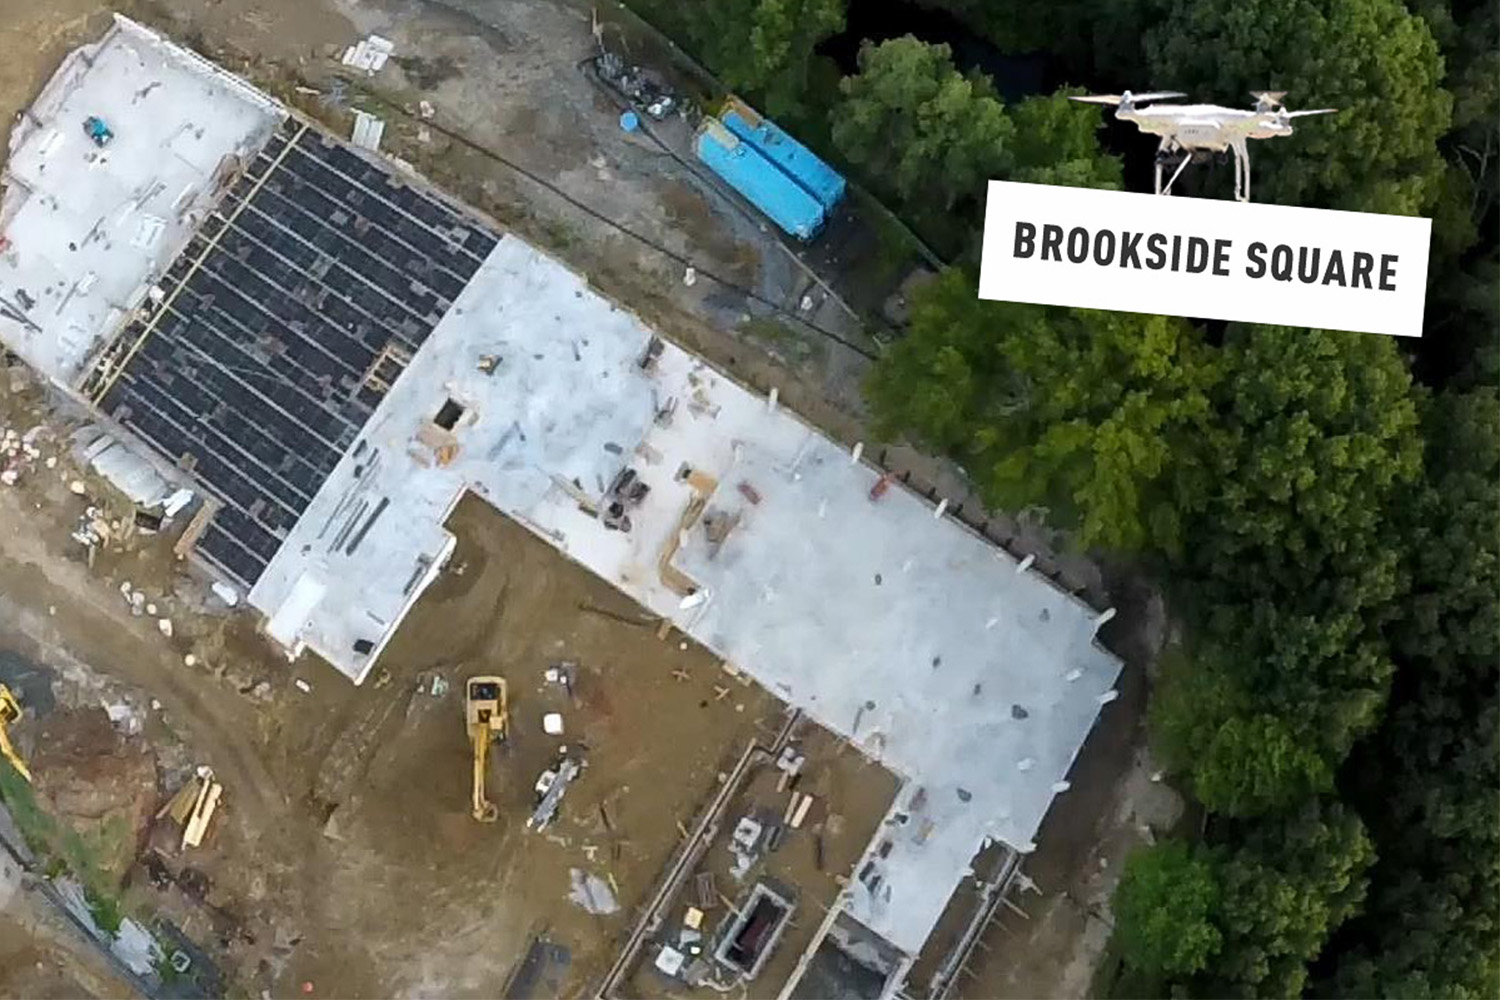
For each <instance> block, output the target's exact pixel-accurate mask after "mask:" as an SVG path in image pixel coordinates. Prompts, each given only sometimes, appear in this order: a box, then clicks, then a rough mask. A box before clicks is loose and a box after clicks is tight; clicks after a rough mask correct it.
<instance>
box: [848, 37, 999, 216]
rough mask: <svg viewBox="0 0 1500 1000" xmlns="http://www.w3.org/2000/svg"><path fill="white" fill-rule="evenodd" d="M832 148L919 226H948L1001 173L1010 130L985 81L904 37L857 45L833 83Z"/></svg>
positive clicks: (939, 51)
mask: <svg viewBox="0 0 1500 1000" xmlns="http://www.w3.org/2000/svg"><path fill="white" fill-rule="evenodd" d="M840 91H841V93H842V95H843V96H842V99H841V100H840V101H839V103H838V104H837V105H836V106H835V107H834V109H833V113H832V118H831V121H832V130H833V142H834V145H835V147H836V148H837V149H838V151H839V152H840V154H842V155H843V157H844V158H845V159H846V160H847V161H848V162H849V163H851V164H852V165H854V167H855V168H856V169H858V171H859V172H860V174H861V176H862V177H863V178H864V179H865V181H866V183H867V184H869V185H870V186H871V187H872V188H873V189H874V190H876V191H878V192H880V193H881V194H883V195H885V196H887V197H891V198H895V199H897V200H898V201H899V202H900V204H901V205H902V206H903V207H904V209H905V211H906V213H907V214H908V215H909V216H911V217H913V218H914V219H916V220H917V221H918V223H919V225H920V223H921V222H922V221H923V220H925V221H926V222H927V223H928V224H929V225H931V224H932V223H934V222H944V223H949V224H950V226H949V227H951V220H950V219H949V217H948V216H949V213H950V212H952V211H953V210H954V209H955V208H956V207H957V206H958V205H959V204H960V203H968V204H969V205H970V206H971V207H972V206H976V205H977V204H978V199H979V198H981V197H982V196H983V193H984V185H985V182H986V181H987V180H989V179H990V178H992V177H999V176H1002V175H1003V174H1004V172H1005V171H1006V170H1007V169H1008V168H1009V167H1010V164H1011V156H1010V151H1009V144H1010V141H1011V137H1012V135H1013V134H1014V132H1015V127H1014V125H1012V123H1011V120H1010V118H1009V117H1008V116H1007V115H1006V113H1005V108H1004V107H1003V106H1002V104H1001V103H1000V100H999V98H998V97H996V96H995V92H994V88H993V87H992V86H991V85H990V83H989V80H988V78H986V77H983V76H977V75H975V76H967V77H966V76H964V75H963V74H961V73H959V71H958V70H957V69H956V68H954V65H953V59H952V55H951V53H950V51H949V49H948V46H946V45H928V44H927V43H925V42H920V41H918V40H917V39H915V38H913V37H911V36H910V35H908V36H906V37H904V38H895V39H891V40H890V41H886V42H882V43H881V44H879V45H871V44H869V43H868V42H867V43H865V44H864V45H863V46H861V48H860V52H859V72H858V73H857V74H856V75H854V76H849V77H845V78H844V80H843V83H842V84H840Z"/></svg>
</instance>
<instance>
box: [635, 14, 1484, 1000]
mask: <svg viewBox="0 0 1500 1000" xmlns="http://www.w3.org/2000/svg"><path fill="white" fill-rule="evenodd" d="M628 2H629V5H630V6H631V7H633V8H634V9H636V10H637V11H638V12H639V13H641V14H642V15H643V16H645V17H647V18H648V19H650V20H652V21H653V22H655V23H656V24H657V25H658V27H660V28H662V29H663V30H664V31H666V32H668V33H669V34H670V35H671V36H672V37H673V38H674V39H675V40H677V41H678V42H679V43H680V44H681V45H682V46H683V47H685V48H686V49H687V50H688V51H689V52H691V53H692V54H694V55H695V56H696V57H698V58H699V59H700V60H702V61H703V62H704V63H706V64H707V65H708V66H709V67H710V68H711V69H712V70H713V71H714V72H715V73H716V74H718V75H719V76H720V77H721V79H723V80H724V81H725V82H726V83H727V84H728V85H729V86H731V87H733V88H736V89H738V90H739V91H741V92H742V93H744V94H745V95H746V96H748V97H749V98H750V99H752V100H754V101H757V102H759V103H760V104H761V105H762V106H763V107H764V108H765V110H767V111H768V112H769V113H770V114H772V115H775V116H777V117H779V118H781V119H782V120H783V123H784V124H786V125H787V126H788V127H790V128H791V129H792V130H793V131H795V132H797V133H798V134H799V135H801V136H802V137H804V138H805V139H806V140H807V141H809V142H810V143H811V144H813V145H814V146H815V147H816V148H818V149H819V150H820V151H822V152H824V153H825V154H826V155H828V156H830V157H831V158H832V159H834V160H835V161H836V162H837V163H838V164H839V165H840V166H841V167H842V168H843V169H845V170H847V171H848V172H849V173H850V175H851V176H852V177H854V178H856V179H857V180H858V181H859V182H860V183H861V184H862V185H863V186H864V187H866V188H867V189H868V190H870V191H871V192H872V193H874V194H875V195H876V196H878V197H879V198H880V199H881V200H882V201H883V202H885V204H886V205H888V206H889V207H890V208H892V209H893V210H894V211H895V212H896V213H897V214H898V215H899V216H900V217H901V218H902V219H903V220H904V221H905V222H906V223H907V224H908V225H909V226H910V227H911V228H912V229H913V230H914V231H915V232H916V233H918V234H920V235H921V236H922V237H923V239H925V240H926V241H927V242H928V243H929V244H930V245H931V246H932V247H934V248H936V249H937V251H938V253H939V254H941V255H942V256H943V257H944V258H945V259H947V260H948V261H949V262H950V263H951V265H952V266H951V267H949V268H948V269H947V270H946V271H945V272H944V274H943V275H942V277H941V278H940V279H938V280H936V281H935V282H933V283H932V284H930V285H929V286H927V287H926V288H925V289H924V290H923V291H921V292H920V293H919V294H918V295H917V296H916V298H915V300H914V302H913V304H912V320H911V324H910V329H909V331H908V332H907V333H906V335H905V336H904V337H903V338H902V339H900V340H899V341H898V342H897V343H896V344H895V345H894V346H893V347H892V349H891V350H889V351H888V352H887V353H886V354H885V356H884V357H883V358H882V360H880V361H879V362H878V364H877V365H876V367H875V369H874V371H873V373H872V376H871V379H870V383H869V398H870V403H871V408H872V411H873V413H874V415H875V417H876V420H877V422H878V424H879V427H880V429H881V430H882V431H883V432H884V433H886V434H888V435H891V436H897V435H904V436H906V437H908V438H910V439H912V440H915V441H918V442H921V443H923V444H924V445H926V446H928V447H930V448H933V449H935V450H938V451H941V452H944V453H946V454H948V455H950V456H952V457H953V458H955V459H956V460H958V461H959V462H961V463H962V465H963V466H964V468H966V469H967V470H968V471H969V473H970V475H971V476H972V477H973V479H974V481H975V483H976V485H977V486H978V488H979V489H980V490H981V491H982V492H983V493H984V495H985V496H986V497H987V499H988V500H989V502H990V503H992V504H993V505H995V506H997V507H1002V508H1005V509H1011V510H1015V509H1020V508H1040V509H1043V510H1045V512H1046V513H1047V516H1048V517H1049V518H1050V520H1051V521H1052V523H1053V524H1055V525H1056V526H1058V527H1061V528H1064V529H1067V530H1068V531H1069V532H1070V534H1071V537H1072V538H1074V539H1075V540H1076V542H1077V544H1078V545H1080V546H1086V547H1090V548H1094V549H1106V550H1111V551H1113V552H1115V553H1117V554H1124V555H1127V556H1129V557H1131V558H1134V559H1136V560H1137V561H1138V562H1139V564H1140V565H1142V566H1145V567H1147V568H1149V569H1150V570H1151V571H1152V572H1153V573H1154V574H1155V576H1156V577H1157V579H1159V581H1160V583H1161V585H1162V587H1163V589H1164V590H1165V591H1166V593H1167V594H1168V595H1169V597H1170V599H1171V603H1172V606H1173V608H1174V612H1175V613H1176V614H1177V615H1178V617H1180V618H1181V619H1182V620H1183V622H1184V623H1185V626H1186V627H1185V639H1184V641H1183V642H1182V643H1181V644H1180V645H1178V646H1174V647H1172V648H1170V649H1169V650H1168V651H1167V653H1166V654H1165V657H1164V661H1165V662H1164V663H1163V665H1162V670H1161V676H1160V679H1159V681H1158V682H1157V684H1156V687H1155V690H1154V692H1153V695H1152V703H1151V707H1150V718H1149V723H1150V729H1151V734H1152V741H1153V746H1154V747H1155V749H1156V751H1157V752H1158V754H1159V755H1160V756H1161V757H1162V759H1163V760H1164V761H1165V762H1166V763H1167V764H1168V765H1169V767H1170V768H1171V770H1172V772H1173V773H1174V775H1175V776H1176V779H1177V781H1178V783H1179V785H1180V786H1181V787H1182V788H1184V789H1185V790H1186V791H1187V792H1188V793H1189V794H1190V795H1192V796H1193V797H1194V798H1195V799H1196V801H1197V802H1198V803H1200V804H1201V806H1202V807H1203V813H1204V815H1205V822H1204V823H1203V825H1202V829H1201V831H1200V830H1197V829H1194V830H1189V831H1184V832H1182V833H1181V834H1179V835H1177V836H1175V837H1173V838H1168V839H1165V840H1162V841H1160V842H1158V843H1157V844H1156V845H1155V846H1153V847H1151V848H1148V849H1144V850H1143V851H1141V852H1139V853H1137V854H1136V855H1134V856H1133V857H1132V858H1131V860H1130V862H1129V863H1128V865H1127V870H1126V872H1125V875H1124V877H1123V880H1122V882H1121V885H1120V889H1119V891H1118V893H1117V896H1116V899H1115V905H1114V912H1115V918H1116V943H1117V945H1118V948H1119V951H1120V953H1121V955H1122V956H1123V962H1124V967H1125V972H1124V974H1123V975H1122V976H1121V977H1120V978H1119V979H1118V980H1117V981H1116V982H1115V983H1114V984H1113V989H1114V991H1115V992H1116V993H1117V994H1118V995H1139V996H1166V995H1174V996H1215V997H1217V996H1295V995H1300V994H1308V995H1315V996H1323V995H1330V996H1347V997H1369V996H1401V997H1476V998H1477V997H1494V996H1497V995H1500V949H1497V941H1500V794H1497V790H1500V689H1497V680H1500V606H1497V601H1500V502H1497V499H1500V498H1497V493H1500V349H1497V336H1500V256H1497V252H1500V248H1497V238H1496V235H1497V234H1496V229H1497V214H1500V212H1497V204H1500V201H1497V197H1496V195H1497V187H1500V169H1497V167H1500V37H1497V32H1500V3H1497V2H1496V0H1488V2H1485V0H1480V2H1475V0H1412V3H1411V5H1410V6H1408V5H1406V4H1403V3H1402V0H1238V2H1236V3H1232V4H1230V3H1222V2H1213V0H921V2H918V3H908V4H890V3H886V2H885V0H848V2H847V3H846V2H845V0H694V2H686V0H628ZM877 8H879V9H880V10H878V11H877ZM891 10H901V11H905V17H904V22H905V23H907V24H910V25H913V26H914V27H913V28H912V29H911V30H910V33H901V34H897V33H894V32H891V33H887V35H886V36H885V37H878V38H870V37H868V36H866V37H864V38H850V37H849V35H850V31H851V27H850V26H851V25H855V24H860V23H865V24H868V23H871V21H870V16H871V15H872V14H873V15H875V16H876V17H877V20H880V19H883V22H882V23H889V22H890V21H891V20H892V16H891V14H890V11H891ZM927 24H931V25H932V26H934V31H936V30H937V28H939V27H941V28H943V29H944V30H945V31H946V30H947V29H948V28H949V27H951V26H952V25H955V24H956V25H959V26H960V27H961V28H962V31H963V32H964V33H965V34H966V35H967V36H968V37H971V38H972V39H973V40H976V41H977V42H978V44H979V49H980V50H981V51H982V52H986V53H989V55H990V58H988V59H986V58H983V57H980V58H976V57H974V55H973V51H972V50H973V48H974V47H973V46H967V47H965V51H964V52H963V53H961V54H956V53H958V49H957V48H956V47H955V46H951V45H947V44H942V43H941V42H938V41H935V40H934V39H933V38H931V37H924V35H926V32H924V30H923V26H924V25H927ZM839 52H851V53H854V54H855V55H854V59H853V62H852V64H850V61H849V60H848V59H847V58H846V59H844V60H842V62H841V61H840V59H839V58H836V54H837V53H839ZM1021 56H1027V57H1036V56H1040V57H1042V58H1043V60H1044V62H1045V66H1046V67H1047V70H1046V73H1045V74H1044V76H1045V78H1046V79H1047V80H1048V83H1047V88H1048V91H1049V92H1043V93H1035V92H1033V93H1031V94H1028V95H1024V96H1021V97H1019V98H1013V99H1010V100H1007V99H1006V98H1004V97H1002V89H1003V88H1002V87H1001V86H999V85H998V80H997V78H996V77H995V76H994V75H993V74H991V73H990V72H988V70H987V67H986V65H985V64H986V62H989V63H991V64H995V65H1001V66H1003V65H1005V60H1006V59H1009V58H1013V57H1021ZM1053 85H1056V86H1057V87H1059V88H1066V87H1067V86H1069V85H1071V86H1072V87H1074V88H1076V89H1073V90H1067V89H1059V90H1058V91H1057V92H1056V93H1053V92H1050V90H1051V88H1052V87H1053ZM1082 88H1087V89H1089V90H1092V91H1105V92H1108V91H1115V92H1118V91H1120V90H1123V89H1135V90H1137V91H1141V90H1156V89H1167V88H1171V89H1175V90H1182V91H1185V92H1187V93H1189V94H1191V95H1193V96H1194V97H1195V98H1198V99H1202V100H1205V101H1215V102H1218V103H1224V104H1240V103H1243V102H1245V101H1246V99H1247V95H1248V92H1250V91H1252V90H1261V89H1273V90H1285V91H1288V92H1289V94H1290V96H1289V98H1288V101H1289V103H1291V104H1292V106H1294V107H1296V106H1310V107H1335V108H1338V109H1340V110H1339V113H1338V114H1336V115H1331V116H1328V117H1326V118H1323V119H1314V120H1313V122H1314V124H1311V125H1308V126H1306V127H1303V128H1299V129H1298V132H1297V135H1296V137H1295V139H1294V140H1292V141H1285V142H1278V143H1265V144H1263V148H1260V147H1258V148H1257V151H1256V152H1257V164H1256V179H1257V200H1258V201H1269V202H1280V203H1285V204H1293V205H1302V206H1311V207H1326V208H1338V209H1348V210H1356V211H1370V212H1384V213H1395V214H1409V215H1424V216H1428V217H1430V218H1432V219H1434V227H1433V251H1432V263H1431V269H1430V287H1429V294H1428V310H1427V324H1426V332H1425V335H1424V337H1423V338H1422V339H1421V340H1420V341H1416V342H1413V341H1401V340H1397V339H1394V338H1388V337H1380V336H1374V335H1368V334H1355V333H1341V332H1330V331H1322V330H1307V329H1288V328H1278V327H1264V326H1244V325H1236V324H1230V325H1229V326H1228V327H1227V328H1226V327H1225V326H1223V325H1222V324H1217V325H1211V326H1207V327H1205V326H1200V325H1196V324H1194V323H1191V322H1188V321H1186V320H1179V319H1169V318H1164V317H1153V316H1138V315H1132V314H1124V313H1101V312H1091V311H1085V310H1074V309H1062V308H1047V307H1036V306H1023V305H1012V304H1004V303H996V302H981V301H979V300H978V298H977V297H976V292H975V275H974V264H975V249H976V246H977V234H978V228H979V222H980V220H981V219H982V216H983V198H984V189H985V181H986V180H987V179H988V178H1008V179H1014V180H1029V181H1039V182H1043V183H1050V184H1066V185H1088V186H1095V187H1121V186H1123V185H1124V183H1125V182H1124V178H1125V177H1127V176H1131V173H1130V172H1131V169H1132V165H1131V161H1130V156H1131V155H1133V154H1130V153H1129V149H1130V148H1145V149H1147V150H1148V151H1149V148H1150V143H1149V140H1142V139H1141V138H1140V137H1139V136H1136V135H1134V134H1133V133H1129V134H1127V133H1125V132H1121V133H1120V134H1119V135H1116V134H1115V130H1116V129H1118V128H1119V127H1118V126H1109V127H1101V125H1102V120H1101V116H1100V114H1099V113H1098V111H1097V109H1090V108H1088V107H1085V106H1080V105H1077V104H1073V103H1071V102H1068V101H1067V100H1066V99H1065V97H1063V96H1062V95H1063V94H1066V93H1076V92H1078V90H1080V89H1082ZM1132 140H1133V143H1132ZM1122 152H1123V153H1125V154H1126V156H1125V158H1124V159H1122V158H1121V155H1119V154H1120V153H1122ZM1148 155H1149V152H1148ZM1227 174H1228V171H1227V170H1218V171H1204V172H1202V173H1200V174H1199V176H1198V177H1197V178H1196V179H1195V180H1194V181H1193V186H1194V189H1193V190H1192V191H1191V193H1194V194H1198V195H1202V196H1210V197H1223V196H1224V195H1225V193H1226V189H1227V186H1228V178H1227Z"/></svg>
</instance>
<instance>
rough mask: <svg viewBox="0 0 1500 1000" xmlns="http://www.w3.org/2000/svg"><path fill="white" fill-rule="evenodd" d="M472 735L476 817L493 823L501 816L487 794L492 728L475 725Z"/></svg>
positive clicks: (480, 820) (483, 821)
mask: <svg viewBox="0 0 1500 1000" xmlns="http://www.w3.org/2000/svg"><path fill="white" fill-rule="evenodd" d="M470 736H471V737H472V738H473V740H474V794H473V806H472V809H473V813H474V818H475V819H477V820H479V822H481V823H493V822H495V820H496V819H497V818H499V816H500V810H499V808H498V807H497V806H496V805H495V803H493V802H491V801H490V800H489V797H488V796H487V795H486V794H485V790H484V784H485V774H486V772H487V771H488V769H489V762H490V728H489V726H483V725H480V726H474V727H472V731H471V733H470Z"/></svg>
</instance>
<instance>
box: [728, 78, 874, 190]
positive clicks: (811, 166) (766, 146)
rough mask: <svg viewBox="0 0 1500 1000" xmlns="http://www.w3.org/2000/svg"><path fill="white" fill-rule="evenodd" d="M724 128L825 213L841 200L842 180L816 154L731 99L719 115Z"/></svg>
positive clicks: (737, 100)
mask: <svg viewBox="0 0 1500 1000" xmlns="http://www.w3.org/2000/svg"><path fill="white" fill-rule="evenodd" d="M720 120H722V121H723V122H724V125H725V127H726V128H728V129H729V131H731V132H733V133H734V134H735V135H736V136H738V137H739V138H740V139H741V140H742V141H744V142H747V143H749V144H750V145H752V146H754V147H755V148H756V149H757V150H759V151H760V153H761V154H762V155H763V156H765V157H766V159H768V160H770V161H771V162H772V163H774V164H776V165H777V166H778V167H780V168H781V169H782V170H783V171H785V172H786V173H787V174H788V175H789V176H790V177H791V178H792V180H794V181H796V182H797V183H798V184H800V185H802V187H804V188H806V189H807V191H808V193H809V194H811V195H812V196H813V197H814V198H816V199H818V202H819V204H821V205H822V206H823V208H824V209H825V210H826V211H830V212H831V211H833V208H834V206H835V205H837V204H838V203H839V202H840V201H841V200H843V197H844V188H845V186H846V185H845V183H844V178H843V177H842V176H841V175H840V174H839V172H838V171H837V170H834V169H833V168H832V167H830V166H829V165H828V164H827V163H825V162H824V161H823V160H821V159H820V158H819V157H818V156H817V154H815V153H814V152H813V151H812V150H810V149H808V148H807V147H806V146H804V145H802V143H800V142H798V141H797V140H796V139H793V138H792V137H791V136H790V135H787V134H786V132H784V131H782V130H781V128H780V127H779V126H778V125H777V124H776V123H775V122H772V121H768V120H766V119H765V118H762V117H761V116H760V114H759V113H758V112H756V111H755V110H754V109H753V108H751V107H750V106H749V105H747V104H746V103H745V102H743V101H741V100H739V99H738V98H734V97H731V98H730V99H729V101H728V102H727V103H726V104H725V107H724V112H723V114H722V115H720Z"/></svg>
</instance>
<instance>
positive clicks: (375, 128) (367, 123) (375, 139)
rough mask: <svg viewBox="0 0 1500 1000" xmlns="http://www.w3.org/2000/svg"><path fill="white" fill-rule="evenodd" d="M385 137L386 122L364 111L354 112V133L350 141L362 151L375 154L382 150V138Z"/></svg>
mask: <svg viewBox="0 0 1500 1000" xmlns="http://www.w3.org/2000/svg"><path fill="white" fill-rule="evenodd" d="M383 135H385V121H384V120H383V119H380V118H376V117H375V116H374V115H368V114H365V113H364V112H363V111H356V112H354V133H353V134H352V135H351V136H350V137H349V141H350V142H352V143H354V145H356V146H359V147H360V148H362V149H368V150H370V151H371V152H375V151H376V150H378V149H380V137H381V136H383Z"/></svg>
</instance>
